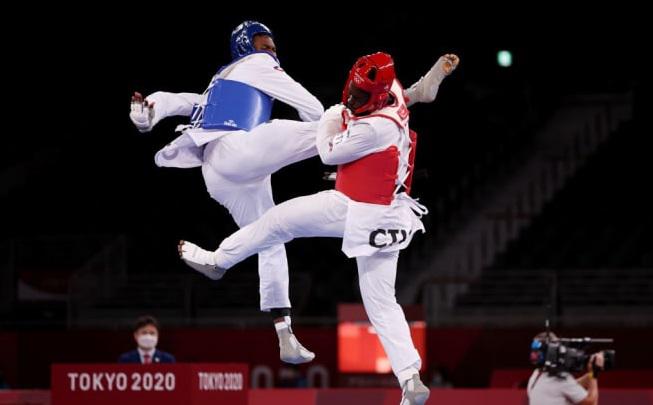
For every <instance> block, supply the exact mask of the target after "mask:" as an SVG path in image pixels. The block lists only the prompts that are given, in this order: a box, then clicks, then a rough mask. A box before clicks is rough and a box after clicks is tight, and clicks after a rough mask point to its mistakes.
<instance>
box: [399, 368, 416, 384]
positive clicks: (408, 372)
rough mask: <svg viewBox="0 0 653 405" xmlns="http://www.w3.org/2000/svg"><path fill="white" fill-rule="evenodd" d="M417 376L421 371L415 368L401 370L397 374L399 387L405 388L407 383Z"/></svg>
mask: <svg viewBox="0 0 653 405" xmlns="http://www.w3.org/2000/svg"><path fill="white" fill-rule="evenodd" d="M415 374H417V375H419V370H418V369H416V368H415V367H408V368H405V369H403V370H401V371H400V372H399V373H398V374H397V380H399V386H400V387H403V386H404V384H405V383H406V381H408V380H410V379H411V378H413V376H414V375H415Z"/></svg>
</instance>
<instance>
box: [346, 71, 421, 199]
mask: <svg viewBox="0 0 653 405" xmlns="http://www.w3.org/2000/svg"><path fill="white" fill-rule="evenodd" d="M392 92H393V93H394V95H398V96H399V97H397V96H395V100H396V102H395V103H394V104H393V105H391V106H387V107H385V108H383V109H381V110H379V111H377V112H375V113H374V114H371V115H368V116H366V117H365V118H368V117H383V118H387V119H390V120H392V121H393V122H394V123H395V124H397V126H398V127H399V128H401V129H402V130H404V131H406V130H408V115H409V112H408V108H407V107H406V103H405V101H404V98H403V97H402V96H401V95H402V94H403V89H402V88H401V85H400V84H399V82H398V81H395V83H394V84H393V86H392ZM355 119H356V118H351V117H345V126H346V125H347V124H348V122H349V121H350V120H355ZM409 142H410V149H409V150H410V153H409V156H408V168H407V176H406V178H405V179H404V181H403V182H400V181H398V172H399V164H400V161H401V159H400V156H399V154H400V151H399V148H398V147H397V146H395V145H392V146H390V147H389V148H388V149H386V150H384V151H381V152H376V153H372V154H369V155H367V156H364V157H362V158H360V159H358V160H355V161H353V162H349V163H345V164H342V165H339V166H338V175H337V176H336V190H338V191H340V192H341V193H343V194H345V195H346V196H347V197H349V198H351V199H352V200H354V201H358V202H365V203H370V204H380V205H390V204H391V203H392V200H393V199H394V195H395V190H397V189H399V188H400V186H401V184H403V186H404V191H405V192H406V193H407V194H409V193H410V187H411V184H412V181H413V167H414V164H415V152H416V148H417V133H416V132H415V131H412V130H409Z"/></svg>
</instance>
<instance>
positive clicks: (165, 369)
mask: <svg viewBox="0 0 653 405" xmlns="http://www.w3.org/2000/svg"><path fill="white" fill-rule="evenodd" d="M248 374H249V371H248V369H247V365H245V364H151V365H142V364H54V365H53V366H52V405H87V404H93V405H115V404H122V405H129V404H158V405H177V404H189V405H213V404H217V403H225V404H232V405H247V389H248V386H249V382H248V381H247V377H248Z"/></svg>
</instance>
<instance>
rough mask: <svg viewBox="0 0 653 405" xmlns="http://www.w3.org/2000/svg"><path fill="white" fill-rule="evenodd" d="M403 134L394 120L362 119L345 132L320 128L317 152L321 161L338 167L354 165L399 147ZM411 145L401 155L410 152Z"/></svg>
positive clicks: (352, 122) (381, 118)
mask: <svg viewBox="0 0 653 405" xmlns="http://www.w3.org/2000/svg"><path fill="white" fill-rule="evenodd" d="M401 136H402V133H401V131H400V130H399V127H398V126H397V124H395V123H394V121H392V120H389V119H387V118H383V117H370V118H363V119H359V120H356V121H351V122H350V123H349V126H348V127H347V129H346V130H344V131H342V132H339V133H336V134H335V135H333V134H329V130H328V129H326V128H319V129H318V134H317V150H318V153H319V154H320V158H321V159H322V162H323V163H324V164H327V165H339V164H343V163H349V162H353V161H354V160H358V159H360V158H362V157H364V156H367V155H369V154H372V153H375V152H380V151H383V150H386V149H387V148H389V147H390V146H392V145H398V143H399V141H400V139H401ZM407 148H408V145H406V148H405V150H402V151H400V152H401V153H407V151H408V149H407Z"/></svg>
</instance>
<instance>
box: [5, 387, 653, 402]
mask: <svg viewBox="0 0 653 405" xmlns="http://www.w3.org/2000/svg"><path fill="white" fill-rule="evenodd" d="M399 396H400V392H399V389H398V388H397V389H392V390H389V389H325V390H318V389H270V390H250V391H249V393H248V399H249V403H248V405H272V404H284V405H332V404H338V405H396V404H397V403H399ZM600 397H601V405H653V390H620V389H601V390H600ZM139 401H140V402H139ZM168 401H170V400H168V399H166V400H165V401H164V402H160V403H157V405H158V404H162V403H163V404H165V403H169V402H168ZM143 403H149V402H142V399H137V398H133V400H132V397H130V398H128V399H126V400H123V401H122V402H120V405H131V404H143ZM181 403H190V402H181ZM215 403H216V404H217V403H218V402H215ZM26 404H30V405H49V404H50V394H49V391H41V390H33V391H0V405H26ZM428 404H445V405H448V404H455V405H477V404H483V405H527V398H526V393H525V392H524V390H512V389H432V390H431V397H430V398H429V400H428V401H427V405H428Z"/></svg>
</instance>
